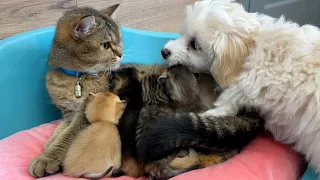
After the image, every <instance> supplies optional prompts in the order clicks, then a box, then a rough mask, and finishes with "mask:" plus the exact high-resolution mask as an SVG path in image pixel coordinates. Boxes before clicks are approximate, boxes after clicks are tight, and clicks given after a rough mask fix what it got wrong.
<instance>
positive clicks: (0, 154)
mask: <svg viewBox="0 0 320 180" xmlns="http://www.w3.org/2000/svg"><path fill="white" fill-rule="evenodd" d="M58 123H59V121H54V122H52V123H47V124H43V125H41V126H38V127H35V128H33V129H30V130H26V131H21V132H19V133H16V134H14V135H12V136H10V137H7V138H5V139H3V140H1V141H0V179H6V180H10V179H12V180H17V179H19V180H20V179H23V180H28V179H35V178H34V177H32V176H30V175H29V173H28V166H29V164H30V162H31V160H32V159H33V158H34V157H35V156H37V155H39V154H40V153H41V152H42V151H43V146H44V144H45V142H46V141H47V140H48V138H49V137H50V136H51V135H52V133H53V131H54V129H55V128H56V127H57V124H58ZM301 165H302V159H301V158H300V156H299V155H298V154H297V153H294V152H293V151H292V150H291V149H290V148H289V147H288V146H285V145H282V144H280V143H276V142H274V141H273V139H272V137H270V136H269V135H266V134H263V135H260V136H259V137H257V138H256V139H255V140H254V141H253V142H251V143H250V144H249V145H248V146H247V147H246V148H245V149H244V150H243V151H242V152H241V153H240V154H239V155H237V156H235V157H234V158H232V159H230V160H228V161H226V162H225V163H222V164H220V165H216V166H212V167H208V168H205V169H199V170H195V171H191V172H188V173H185V174H182V175H180V176H177V177H175V178H173V179H174V180H185V179H202V180H209V179H217V180H234V179H237V180H247V179H250V180H267V179H268V180H269V179H270V180H271V179H281V180H293V179H298V177H299V173H300V170H301ZM40 179H44V180H45V179H46V180H70V179H75V178H69V177H65V176H62V175H61V174H56V175H53V176H48V177H44V178H40ZM104 179H108V178H104ZM117 179H119V180H131V179H134V178H130V177H120V178H117ZM139 179H141V180H142V179H145V178H139Z"/></svg>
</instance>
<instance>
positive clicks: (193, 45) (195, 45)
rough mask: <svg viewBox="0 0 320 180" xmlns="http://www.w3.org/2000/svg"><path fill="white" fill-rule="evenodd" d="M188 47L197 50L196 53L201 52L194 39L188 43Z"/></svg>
mask: <svg viewBox="0 0 320 180" xmlns="http://www.w3.org/2000/svg"><path fill="white" fill-rule="evenodd" d="M190 47H191V48H192V49H194V50H198V51H199V50H201V47H200V45H199V44H198V43H197V41H196V39H195V38H194V39H192V40H191V41H190Z"/></svg>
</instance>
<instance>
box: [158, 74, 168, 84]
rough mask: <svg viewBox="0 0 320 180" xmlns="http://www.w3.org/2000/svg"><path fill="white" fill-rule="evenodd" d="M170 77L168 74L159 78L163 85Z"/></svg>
mask: <svg viewBox="0 0 320 180" xmlns="http://www.w3.org/2000/svg"><path fill="white" fill-rule="evenodd" d="M167 79H168V77H167V76H160V77H159V78H158V82H159V83H160V84H161V85H162V86H163V85H164V84H165V83H166V82H167Z"/></svg>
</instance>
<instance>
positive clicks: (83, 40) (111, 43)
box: [49, 5, 123, 72]
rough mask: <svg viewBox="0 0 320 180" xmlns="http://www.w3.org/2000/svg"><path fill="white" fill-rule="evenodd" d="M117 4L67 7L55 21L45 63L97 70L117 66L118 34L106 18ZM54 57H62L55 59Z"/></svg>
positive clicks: (115, 27) (119, 54) (120, 48)
mask: <svg viewBox="0 0 320 180" xmlns="http://www.w3.org/2000/svg"><path fill="white" fill-rule="evenodd" d="M117 7H118V5H115V6H111V7H108V8H106V9H104V10H102V11H97V10H94V9H91V8H80V9H75V10H71V11H69V12H67V13H65V14H64V15H63V17H62V18H61V19H60V20H59V21H58V24H57V30H56V35H55V40H54V43H53V47H52V52H51V56H57V57H56V58H55V57H51V58H50V61H51V62H49V63H50V64H51V65H53V66H58V67H62V68H66V69H72V70H78V71H85V72H101V71H106V70H111V69H115V68H117V67H119V63H120V60H121V57H122V49H123V44H122V37H121V30H120V27H119V26H118V24H117V23H116V22H115V21H114V20H113V19H112V18H111V17H110V16H111V14H112V13H113V12H114V11H115V10H116V8H117ZM55 59H63V61H62V60H59V61H58V62H55V61H57V60H55Z"/></svg>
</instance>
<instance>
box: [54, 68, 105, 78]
mask: <svg viewBox="0 0 320 180" xmlns="http://www.w3.org/2000/svg"><path fill="white" fill-rule="evenodd" d="M59 70H60V71H62V72H63V73H65V74H66V75H69V76H75V77H78V76H81V75H82V74H89V75H92V76H98V75H99V73H87V72H80V71H74V70H68V69H63V68H59Z"/></svg>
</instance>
